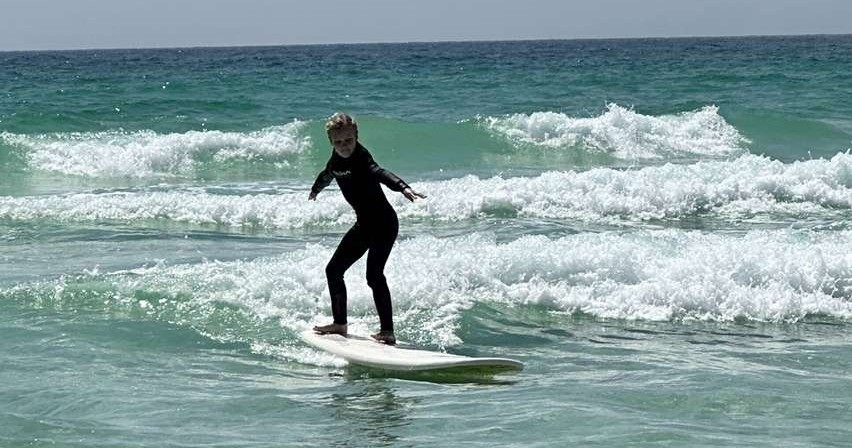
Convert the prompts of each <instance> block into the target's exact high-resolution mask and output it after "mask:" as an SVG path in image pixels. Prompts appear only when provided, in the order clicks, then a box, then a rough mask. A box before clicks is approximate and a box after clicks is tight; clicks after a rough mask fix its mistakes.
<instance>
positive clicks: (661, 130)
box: [482, 104, 747, 159]
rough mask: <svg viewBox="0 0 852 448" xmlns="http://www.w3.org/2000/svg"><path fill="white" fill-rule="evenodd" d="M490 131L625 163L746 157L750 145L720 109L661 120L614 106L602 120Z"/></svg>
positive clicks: (511, 123) (514, 123) (540, 120)
mask: <svg viewBox="0 0 852 448" xmlns="http://www.w3.org/2000/svg"><path fill="white" fill-rule="evenodd" d="M482 123H483V124H484V126H486V127H487V128H488V129H490V130H492V131H493V132H495V133H497V134H499V135H503V136H505V137H507V138H509V139H510V140H512V141H515V142H517V143H521V144H532V145H536V146H542V147H549V148H573V147H580V148H582V149H583V150H586V151H591V152H604V153H610V154H612V155H613V156H615V157H618V158H623V159H637V158H642V159H653V158H660V157H663V156H666V155H677V154H700V155H711V156H719V155H727V154H731V153H734V152H741V151H743V149H742V146H743V144H745V143H747V140H746V139H745V138H744V137H742V136H741V135H740V133H739V132H738V131H737V130H736V128H734V127H733V126H731V125H730V124H728V123H727V122H726V121H725V119H724V118H723V117H722V116H721V115H719V109H718V107H716V106H705V107H703V108H701V109H699V110H696V111H692V112H684V113H681V114H678V115H663V116H659V117H655V116H648V115H642V114H639V113H636V112H634V111H633V110H630V109H626V108H624V107H621V106H619V105H617V104H609V105H608V106H607V111H606V112H604V113H603V114H602V115H600V116H598V117H591V118H575V117H571V116H568V115H565V114H562V113H558V112H535V113H532V114H515V115H510V116H504V117H488V118H485V119H483V120H482Z"/></svg>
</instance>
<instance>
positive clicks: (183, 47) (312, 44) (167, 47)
mask: <svg viewBox="0 0 852 448" xmlns="http://www.w3.org/2000/svg"><path fill="white" fill-rule="evenodd" d="M833 36H852V33H803V34H730V35H691V36H642V37H636V36H622V37H572V38H517V39H470V40H456V39H447V40H410V41H363V42H328V43H322V42H306V43H278V44H236V45H218V44H213V45H203V44H202V45H177V46H171V45H164V46H152V47H82V48H62V49H56V48H40V49H23V50H0V53H37V52H73V51H122V50H195V49H226V48H275V47H330V46H354V45H408V44H453V43H498V42H504V43H509V42H571V41H578V42H582V41H608V40H686V39H727V38H776V37H833Z"/></svg>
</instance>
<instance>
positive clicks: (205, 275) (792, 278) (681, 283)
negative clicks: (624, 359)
mask: <svg viewBox="0 0 852 448" xmlns="http://www.w3.org/2000/svg"><path fill="white" fill-rule="evenodd" d="M333 249H334V248H333V247H326V246H319V245H310V246H308V247H307V248H306V249H304V250H298V251H294V252H290V253H286V254H282V255H281V256H278V257H273V258H260V259H256V260H251V261H233V262H206V263H202V264H193V265H176V266H165V265H157V266H153V267H149V268H143V269H137V270H134V271H133V272H123V273H116V274H112V275H109V278H110V283H111V284H112V285H113V286H114V287H115V288H117V290H118V291H120V292H124V293H126V295H127V296H128V297H133V291H138V290H140V289H143V290H153V291H157V292H158V293H161V294H162V293H165V294H172V295H184V296H187V295H188V296H190V297H192V298H193V300H194V301H196V302H202V303H210V302H224V303H231V304H234V305H237V306H238V307H240V308H242V309H246V310H248V311H249V312H250V313H251V314H252V315H256V316H258V317H261V318H278V319H280V321H281V323H282V325H283V326H284V327H285V328H288V329H290V330H292V331H293V332H297V331H300V330H302V329H304V328H306V327H308V326H310V325H312V324H314V323H319V322H325V321H326V320H328V319H330V315H329V305H328V294H327V292H326V283H325V278H324V266H325V264H326V263H327V261H328V259H329V257H330V256H331V254H332V251H333ZM364 269H365V264H364V261H363V260H361V261H359V262H358V263H356V264H355V265H354V266H353V268H352V269H351V270H350V272H349V274H348V275H347V287H348V292H349V296H350V298H349V314H350V316H351V317H352V319H351V322H350V326H351V330H352V331H353V332H360V333H366V332H367V331H370V330H373V329H375V327H376V326H377V325H378V324H377V319H376V317H375V310H374V305H373V301H372V295H371V292H370V289H369V288H368V287H367V285H366V281H365V280H364V278H363V275H364ZM386 275H387V277H388V281H389V284H390V288H391V291H392V292H393V294H394V307H395V316H396V317H395V321H396V326H397V329H398V330H399V332H400V334H401V335H402V336H403V338H404V339H406V340H411V341H414V342H418V343H426V344H435V345H440V346H445V345H451V344H455V343H458V342H459V339H458V335H457V334H456V331H457V329H458V324H459V319H460V317H461V315H462V313H463V312H464V311H465V310H468V309H470V308H471V307H472V306H473V304H475V303H477V302H485V303H503V304H508V305H510V306H518V305H537V306H545V307H547V308H550V309H551V310H553V311H556V312H566V313H573V312H578V311H579V312H584V313H588V314H592V315H595V316H598V317H605V318H619V319H645V320H670V319H678V320H692V319H699V320H718V321H730V320H733V319H737V318H748V319H753V320H760V321H770V322H788V321H796V320H799V319H801V318H803V317H805V316H807V315H812V314H823V315H828V316H832V317H835V318H839V319H850V318H852V301H850V299H851V298H852V231H843V232H825V233H814V232H806V231H791V230H774V231H755V232H750V233H747V234H745V235H741V236H733V235H726V234H708V233H702V232H697V231H682V230H665V231H642V232H635V233H628V234H618V233H602V234H592V233H586V234H579V235H573V236H569V237H562V238H559V239H550V238H547V237H544V236H530V237H524V238H521V239H518V240H516V241H513V242H510V243H504V244H498V243H496V242H495V241H494V240H493V238H491V237H489V236H486V235H482V234H472V235H469V236H465V237H454V238H445V239H441V238H434V237H422V238H415V239H410V240H405V241H402V242H400V243H399V244H398V246H397V247H396V248H395V249H394V252H393V253H392V255H391V258H390V261H389V263H388V266H387V268H386ZM133 300H135V299H133Z"/></svg>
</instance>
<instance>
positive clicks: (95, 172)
mask: <svg viewBox="0 0 852 448" xmlns="http://www.w3.org/2000/svg"><path fill="white" fill-rule="evenodd" d="M305 125H306V123H305V122H300V121H295V122H292V123H288V124H285V125H282V126H272V127H268V128H264V129H261V130H259V131H253V132H245V133H243V132H222V131H189V132H185V133H173V134H158V133H156V132H154V131H149V130H145V131H135V132H125V131H106V132H82V133H77V132H75V133H56V134H40V135H24V134H13V133H9V132H3V133H0V141H2V142H3V143H4V144H6V145H10V146H16V147H21V148H24V149H25V151H26V158H27V160H28V164H29V166H30V167H32V168H34V169H36V170H41V171H49V172H55V173H60V174H66V175H73V176H85V177H134V178H145V177H169V176H176V175H188V174H191V173H192V172H193V171H194V170H195V169H196V168H197V166H198V164H199V163H200V161H202V160H205V159H209V160H213V161H216V162H227V161H232V160H255V159H264V160H271V161H274V162H279V163H284V164H287V158H288V157H290V156H293V155H296V154H300V153H302V152H304V151H305V150H306V149H307V148H309V147H310V138H309V137H307V136H305V135H302V130H303V128H304V127H305Z"/></svg>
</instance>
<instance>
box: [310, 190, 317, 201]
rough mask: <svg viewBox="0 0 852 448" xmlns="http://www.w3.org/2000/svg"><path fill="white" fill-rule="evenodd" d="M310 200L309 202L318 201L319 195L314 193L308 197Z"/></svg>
mask: <svg viewBox="0 0 852 448" xmlns="http://www.w3.org/2000/svg"><path fill="white" fill-rule="evenodd" d="M308 200H309V201H316V200H317V194H316V193H314V192H313V191H312V192H311V194H309V195H308Z"/></svg>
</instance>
